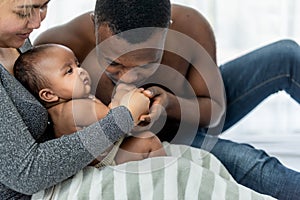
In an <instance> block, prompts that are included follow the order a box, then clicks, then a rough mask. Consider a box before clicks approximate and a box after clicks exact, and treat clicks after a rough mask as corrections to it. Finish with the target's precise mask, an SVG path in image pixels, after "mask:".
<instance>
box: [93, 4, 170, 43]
mask: <svg viewBox="0 0 300 200" xmlns="http://www.w3.org/2000/svg"><path fill="white" fill-rule="evenodd" d="M94 14H95V25H96V26H100V25H102V24H107V25H108V26H109V27H110V29H111V31H112V32H113V34H120V33H121V34H123V32H125V33H124V34H123V35H121V37H123V38H124V39H126V40H127V41H128V42H130V43H139V42H142V41H145V40H147V39H148V38H149V37H150V36H151V35H152V33H153V32H149V29H145V31H144V32H141V34H138V37H137V36H136V35H135V34H129V32H130V31H129V30H133V29H138V28H144V27H157V28H167V27H168V26H169V22H170V17H171V4H170V1H169V0H97V2H96V6H95V10H94ZM153 30H155V29H153ZM128 31H129V32H128ZM139 32H140V31H139ZM127 33H128V34H127Z"/></svg>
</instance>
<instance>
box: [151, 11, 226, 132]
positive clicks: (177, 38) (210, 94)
mask: <svg viewBox="0 0 300 200" xmlns="http://www.w3.org/2000/svg"><path fill="white" fill-rule="evenodd" d="M172 11H173V15H172V19H174V22H173V24H172V25H171V27H170V28H171V30H175V31H169V33H168V34H169V38H172V39H169V40H172V41H168V42H169V43H171V44H172V45H174V43H175V44H176V43H177V45H175V46H177V47H180V48H171V51H172V53H174V54H176V55H180V56H182V57H183V58H184V59H185V60H186V61H185V62H186V63H185V64H184V65H186V66H177V69H178V70H183V71H185V73H183V72H181V73H182V75H184V77H182V78H185V79H186V80H187V81H188V82H185V83H184V81H181V82H182V84H183V86H182V89H181V90H190V91H192V92H194V94H192V93H189V94H187V95H185V94H184V95H177V96H175V95H176V94H175V95H173V94H171V93H169V92H166V91H164V90H163V89H162V88H158V87H152V88H148V89H149V90H151V92H152V93H151V94H149V95H148V96H149V97H150V98H154V101H155V103H157V104H160V105H162V106H163V107H165V108H166V111H167V113H168V116H169V117H171V118H174V119H177V120H180V119H181V120H184V121H186V122H189V123H192V124H195V123H196V124H199V126H201V127H211V126H216V125H217V124H219V123H220V121H221V119H222V117H223V116H224V113H225V93H224V88H223V81H222V77H221V75H220V72H219V69H218V66H217V65H216V45H215V38H214V35H213V32H212V29H211V27H210V25H209V23H208V22H207V20H206V19H205V18H204V17H203V16H202V15H201V14H200V13H199V12H197V11H196V10H194V9H192V8H188V7H184V6H173V10H172ZM191 22H193V23H191ZM182 33H183V34H182ZM167 48H168V47H167ZM167 50H168V49H167ZM188 62H189V63H188ZM183 63H184V62H183ZM175 64H176V63H175ZM187 65H189V66H188V67H187ZM171 67H173V68H174V66H171ZM180 67H181V68H180ZM170 73H171V72H170ZM170 73H168V72H165V73H163V74H170ZM176 82H180V77H178V78H176ZM177 89H179V90H180V88H177ZM179 96H180V97H179Z"/></svg>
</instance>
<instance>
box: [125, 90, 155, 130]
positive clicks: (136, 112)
mask: <svg viewBox="0 0 300 200" xmlns="http://www.w3.org/2000/svg"><path fill="white" fill-rule="evenodd" d="M142 91H143V89H134V90H132V91H130V92H128V93H126V94H125V95H123V97H122V98H121V100H120V105H123V106H126V107H127V108H128V109H129V110H130V112H131V114H132V117H133V120H134V124H135V125H137V124H138V123H139V122H140V117H141V116H142V115H145V114H148V113H149V105H150V99H149V98H148V97H146V96H145V95H144V94H143V93H142Z"/></svg>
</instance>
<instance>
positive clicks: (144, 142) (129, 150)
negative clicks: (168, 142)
mask: <svg viewBox="0 0 300 200" xmlns="http://www.w3.org/2000/svg"><path fill="white" fill-rule="evenodd" d="M156 156H166V152H165V150H164V148H163V145H162V144H161V142H160V140H159V139H158V137H157V136H156V135H155V134H153V133H152V132H150V131H147V132H143V133H140V134H138V135H135V136H129V137H127V138H125V139H124V140H123V142H122V144H121V146H120V149H119V151H118V153H117V155H116V158H115V161H116V163H117V164H121V163H124V162H129V161H136V160H143V159H145V158H150V157H156Z"/></svg>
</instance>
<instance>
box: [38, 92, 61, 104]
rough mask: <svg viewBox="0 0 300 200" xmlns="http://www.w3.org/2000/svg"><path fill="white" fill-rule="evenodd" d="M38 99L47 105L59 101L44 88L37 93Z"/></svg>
mask: <svg viewBox="0 0 300 200" xmlns="http://www.w3.org/2000/svg"><path fill="white" fill-rule="evenodd" d="M39 97H40V98H41V99H42V100H43V101H45V102H48V103H51V102H56V101H58V100H59V97H58V96H57V95H56V94H55V93H54V92H53V91H52V90H50V89H49V88H44V89H42V90H41V91H40V92H39Z"/></svg>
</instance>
